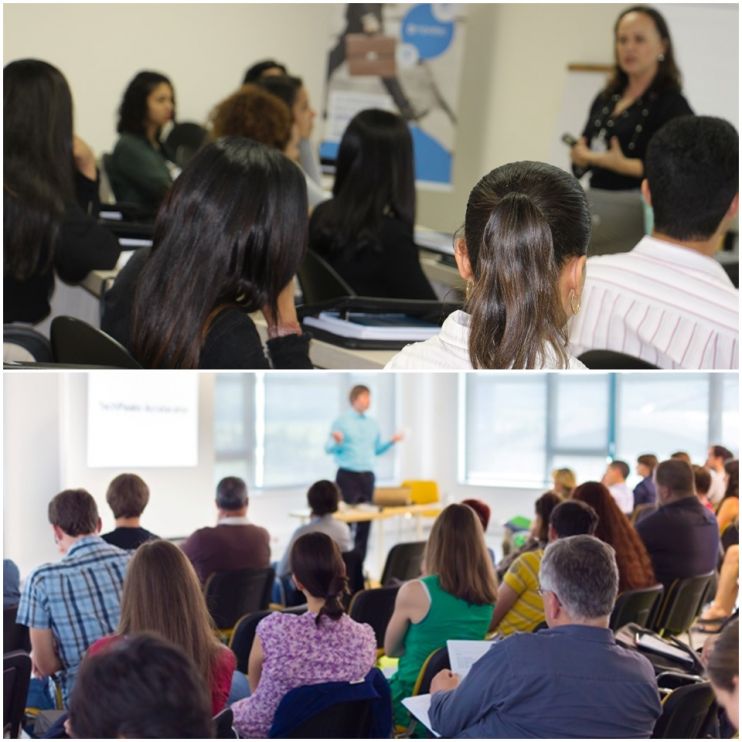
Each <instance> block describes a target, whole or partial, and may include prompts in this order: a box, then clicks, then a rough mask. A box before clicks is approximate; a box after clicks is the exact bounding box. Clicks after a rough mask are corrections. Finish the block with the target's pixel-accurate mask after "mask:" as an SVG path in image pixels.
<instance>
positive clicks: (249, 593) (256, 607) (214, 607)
mask: <svg viewBox="0 0 742 742" xmlns="http://www.w3.org/2000/svg"><path fill="white" fill-rule="evenodd" d="M274 574H275V573H274V571H273V569H272V568H271V567H266V568H265V569H237V570H233V571H230V572H214V573H213V574H211V575H209V578H208V579H207V580H206V583H205V584H204V595H205V597H206V605H207V606H208V608H209V613H210V614H211V617H212V619H214V623H215V624H216V627H217V628H218V629H220V630H222V631H230V630H231V629H232V627H233V626H234V625H235V624H236V623H237V621H238V620H239V619H240V617H241V616H244V615H245V614H246V613H254V612H255V611H264V610H265V609H266V608H267V607H268V604H269V603H270V599H271V590H272V588H273V576H274Z"/></svg>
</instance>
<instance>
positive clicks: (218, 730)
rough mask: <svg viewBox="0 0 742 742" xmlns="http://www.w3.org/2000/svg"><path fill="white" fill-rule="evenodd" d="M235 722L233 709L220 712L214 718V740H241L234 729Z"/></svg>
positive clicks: (228, 708)
mask: <svg viewBox="0 0 742 742" xmlns="http://www.w3.org/2000/svg"><path fill="white" fill-rule="evenodd" d="M233 722H234V714H233V713H232V709H231V708H230V707H229V706H227V708H225V709H223V710H222V711H220V712H219V713H218V714H217V715H216V716H215V717H214V732H215V733H214V738H215V739H239V736H238V735H237V732H235V730H234V729H233V728H232V723H233Z"/></svg>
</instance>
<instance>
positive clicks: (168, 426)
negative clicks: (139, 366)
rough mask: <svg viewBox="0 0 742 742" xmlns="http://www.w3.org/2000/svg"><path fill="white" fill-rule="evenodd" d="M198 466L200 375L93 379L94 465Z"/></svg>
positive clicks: (90, 429) (90, 409) (133, 374)
mask: <svg viewBox="0 0 742 742" xmlns="http://www.w3.org/2000/svg"><path fill="white" fill-rule="evenodd" d="M197 463H198V376H197V374H188V373H168V372H160V371H158V372H156V373H152V372H145V373H138V372H135V371H125V372H122V373H116V372H114V371H107V372H105V373H91V374H89V376H88V466H91V467H117V468H122V469H125V468H131V467H142V466H152V467H168V466H196V465H197Z"/></svg>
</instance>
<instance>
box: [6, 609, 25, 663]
mask: <svg viewBox="0 0 742 742" xmlns="http://www.w3.org/2000/svg"><path fill="white" fill-rule="evenodd" d="M17 615H18V606H17V605H11V606H8V607H7V608H3V651H5V652H15V651H17V650H21V651H23V652H30V651H31V639H30V637H29V632H28V626H23V625H22V624H19V623H16V622H15V619H16V616H17Z"/></svg>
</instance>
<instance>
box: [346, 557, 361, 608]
mask: <svg viewBox="0 0 742 742" xmlns="http://www.w3.org/2000/svg"><path fill="white" fill-rule="evenodd" d="M342 557H343V561H344V562H345V572H346V574H347V575H348V590H349V591H350V595H349V596H348V600H347V603H348V604H350V599H351V598H352V597H353V596H354V595H355V594H356V593H357V592H359V591H361V590H363V588H364V587H366V579H365V577H364V576H363V558H362V557H361V555H360V554H359V553H358V552H357V551H356V550H355V549H352V550H351V551H344V552H343V553H342ZM346 608H347V605H346Z"/></svg>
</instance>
